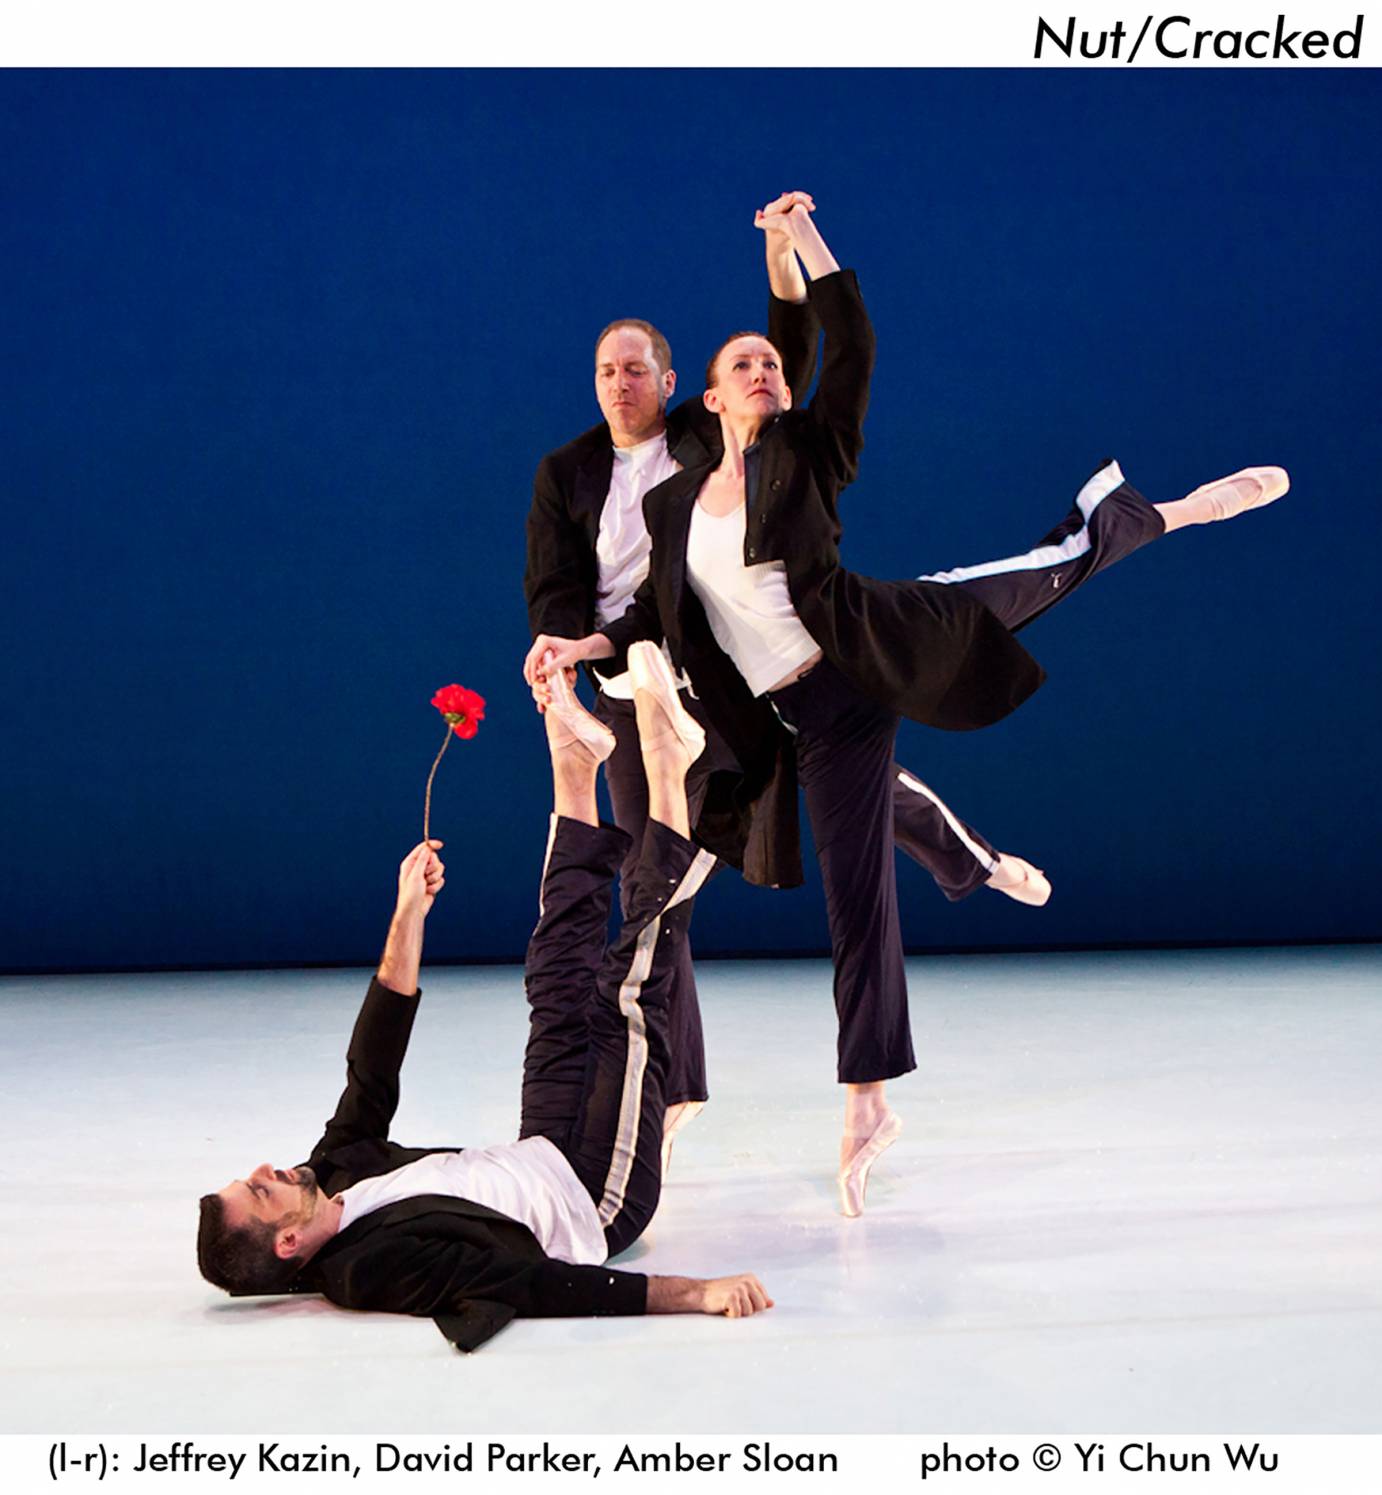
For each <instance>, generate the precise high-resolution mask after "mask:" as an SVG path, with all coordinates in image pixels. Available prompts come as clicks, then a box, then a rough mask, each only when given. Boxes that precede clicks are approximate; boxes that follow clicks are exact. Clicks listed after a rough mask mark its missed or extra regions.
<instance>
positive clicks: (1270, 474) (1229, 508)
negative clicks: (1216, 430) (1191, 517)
mask: <svg viewBox="0 0 1382 1495" xmlns="http://www.w3.org/2000/svg"><path fill="white" fill-rule="evenodd" d="M1290 487H1291V479H1290V475H1289V474H1288V473H1287V471H1286V469H1285V468H1284V467H1244V468H1241V469H1240V470H1239V471H1238V472H1234V473H1230V474H1229V475H1228V477H1226V478H1218V479H1217V480H1216V481H1215V482H1212V483H1205V484H1204V485H1203V486H1202V487H1200V488H1196V489H1195V491H1194V492H1193V493H1191V494H1190V495H1189V497H1190V498H1192V499H1198V500H1199V501H1200V502H1201V503H1202V504H1203V505H1204V507H1205V509H1206V511H1207V512H1208V514H1209V517H1210V518H1211V519H1214V520H1222V519H1236V518H1237V517H1238V516H1239V515H1240V514H1246V513H1247V512H1248V510H1249V509H1263V508H1266V506H1267V505H1268V504H1270V503H1275V502H1276V501H1277V499H1279V498H1281V497H1282V496H1283V495H1284V494H1286V493H1287V492H1289V491H1290Z"/></svg>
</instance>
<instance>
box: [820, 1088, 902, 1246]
mask: <svg viewBox="0 0 1382 1495" xmlns="http://www.w3.org/2000/svg"><path fill="white" fill-rule="evenodd" d="M901 1135H902V1118H901V1117H900V1116H899V1115H898V1114H897V1112H896V1111H885V1112H884V1113H883V1119H882V1121H880V1122H879V1123H878V1125H877V1126H876V1127H874V1129H873V1130H872V1131H871V1132H868V1133H863V1132H846V1133H845V1137H846V1138H847V1139H848V1140H851V1141H852V1140H854V1139H856V1138H858V1137H865V1138H866V1140H865V1142H864V1145H863V1146H862V1147H861V1148H860V1149H859V1151H858V1152H856V1153H855V1154H854V1156H853V1157H852V1158H851V1159H850V1160H849V1162H847V1163H846V1164H845V1165H844V1167H843V1168H841V1169H840V1172H839V1175H838V1177H837V1178H836V1183H838V1184H839V1186H840V1213H841V1214H842V1215H844V1217H845V1218H846V1219H848V1220H853V1219H855V1218H856V1217H857V1216H859V1215H862V1214H863V1213H864V1193H865V1191H866V1190H867V1188H868V1186H869V1170H870V1169H871V1168H872V1167H873V1165H874V1164H875V1163H876V1162H877V1161H878V1159H879V1158H880V1157H881V1156H882V1155H883V1153H885V1152H886V1151H887V1150H888V1148H890V1147H891V1146H892V1145H893V1143H894V1142H896V1141H897V1139H898V1138H899V1137H900V1136H901Z"/></svg>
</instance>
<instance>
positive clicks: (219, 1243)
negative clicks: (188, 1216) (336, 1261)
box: [197, 1194, 302, 1293]
mask: <svg viewBox="0 0 1382 1495" xmlns="http://www.w3.org/2000/svg"><path fill="white" fill-rule="evenodd" d="M277 1234H278V1227H277V1226H276V1225H270V1224H268V1223H267V1222H265V1221H263V1220H251V1221H249V1222H248V1223H247V1224H244V1225H239V1226H232V1225H231V1224H230V1222H229V1221H228V1220H227V1219H226V1206H225V1200H223V1199H222V1198H221V1196H220V1195H219V1194H204V1195H203V1196H202V1200H201V1221H200V1223H199V1224H198V1226H197V1266H198V1267H199V1268H200V1269H201V1274H202V1276H203V1277H205V1278H206V1280H207V1281H208V1282H209V1283H211V1285H212V1286H213V1287H219V1288H223V1289H224V1290H225V1291H226V1292H228V1293H279V1292H282V1291H283V1290H284V1289H285V1288H286V1287H287V1286H288V1285H289V1284H290V1283H291V1282H292V1280H293V1278H294V1277H295V1276H297V1273H298V1269H299V1268H300V1266H301V1265H302V1263H301V1261H299V1260H298V1259H297V1258H296V1257H289V1258H288V1259H287V1260H284V1259H283V1258H282V1257H280V1256H279V1255H278V1253H277V1252H276V1251H275V1250H274V1241H275V1238H276V1236H277Z"/></svg>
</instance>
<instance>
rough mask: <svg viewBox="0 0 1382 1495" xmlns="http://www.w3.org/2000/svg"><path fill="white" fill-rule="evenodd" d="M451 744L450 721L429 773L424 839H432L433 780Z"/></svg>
mask: <svg viewBox="0 0 1382 1495" xmlns="http://www.w3.org/2000/svg"><path fill="white" fill-rule="evenodd" d="M450 746H451V724H450V722H448V723H447V725H446V736H445V737H443V738H442V741H441V753H438V754H437V756H436V757H435V758H433V759H432V772H431V773H429V774H428V775H427V794H426V797H425V798H424V799H423V802H422V839H423V840H424V841H430V840H431V839H432V836H431V831H430V829H429V827H430V826H431V823H432V780H433V779H435V778H436V776H437V764H438V763H440V762H441V754H442V753H444V752H445V751H446V750H447V748H449V747H450Z"/></svg>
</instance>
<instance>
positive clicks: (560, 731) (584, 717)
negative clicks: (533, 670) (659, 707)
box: [547, 670, 615, 763]
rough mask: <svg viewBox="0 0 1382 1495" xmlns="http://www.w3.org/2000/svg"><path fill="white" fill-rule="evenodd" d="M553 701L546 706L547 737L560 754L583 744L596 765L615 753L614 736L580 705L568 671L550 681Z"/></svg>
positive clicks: (555, 675) (559, 672)
mask: <svg viewBox="0 0 1382 1495" xmlns="http://www.w3.org/2000/svg"><path fill="white" fill-rule="evenodd" d="M547 684H548V687H549V689H550V690H551V692H552V699H551V701H550V702H549V703H548V706H547V736H548V739H549V741H550V742H551V744H552V746H553V748H555V749H556V750H557V751H559V752H563V751H565V750H566V749H567V748H570V747H572V746H574V744H576V743H580V744H581V746H582V747H583V748H585V750H586V751H587V752H588V753H589V754H590V756H591V757H592V758H594V760H595V761H596V762H597V763H603V762H604V761H605V759H606V758H608V757H609V755H610V754H611V753H612V752H613V751H614V741H615V739H614V733H613V732H611V731H610V729H609V728H608V727H607V726H605V724H604V723H603V722H602V721H599V720H597V719H596V718H595V717H593V716H592V715H591V714H590V712H588V711H587V710H586V709H585V707H584V706H582V705H581V703H580V700H579V699H578V697H577V695H576V692H575V690H574V689H573V688H572V685H571V682H570V681H569V680H568V679H567V678H566V671H565V670H554V671H553V672H552V674H551V675H550V676H549V677H548V681H547Z"/></svg>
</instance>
